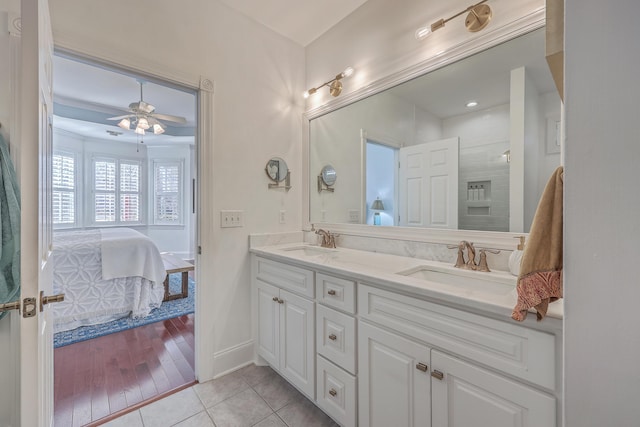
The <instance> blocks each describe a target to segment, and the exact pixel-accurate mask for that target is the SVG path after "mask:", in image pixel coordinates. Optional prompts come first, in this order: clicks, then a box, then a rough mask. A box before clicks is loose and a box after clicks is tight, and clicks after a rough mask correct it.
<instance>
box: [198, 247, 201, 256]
mask: <svg viewBox="0 0 640 427" xmlns="http://www.w3.org/2000/svg"><path fill="white" fill-rule="evenodd" d="M198 255H202V246H198Z"/></svg>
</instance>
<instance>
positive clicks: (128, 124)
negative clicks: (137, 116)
mask: <svg viewBox="0 0 640 427" xmlns="http://www.w3.org/2000/svg"><path fill="white" fill-rule="evenodd" d="M118 126H120V127H121V128H122V129H127V130H129V129H130V128H131V120H129V119H122V120H120V123H118Z"/></svg>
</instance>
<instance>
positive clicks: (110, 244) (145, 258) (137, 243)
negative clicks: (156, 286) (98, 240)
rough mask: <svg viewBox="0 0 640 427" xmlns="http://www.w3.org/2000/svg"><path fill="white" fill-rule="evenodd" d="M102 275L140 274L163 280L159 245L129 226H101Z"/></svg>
mask: <svg viewBox="0 0 640 427" xmlns="http://www.w3.org/2000/svg"><path fill="white" fill-rule="evenodd" d="M100 233H101V235H102V278H103V279H105V280H108V279H118V278H121V277H130V276H140V277H144V278H145V279H147V280H151V281H152V282H156V283H162V282H164V278H165V277H166V275H167V272H166V270H165V269H164V264H163V263H162V258H161V256H160V252H158V248H157V247H156V245H154V244H153V242H152V241H151V239H149V238H148V237H147V236H145V235H144V234H142V233H139V232H137V231H136V230H133V229H131V228H102V229H100Z"/></svg>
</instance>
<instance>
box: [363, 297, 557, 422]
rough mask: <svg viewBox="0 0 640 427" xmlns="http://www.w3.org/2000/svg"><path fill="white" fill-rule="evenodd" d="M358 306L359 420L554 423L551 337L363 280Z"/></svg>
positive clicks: (553, 351)
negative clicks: (387, 289) (546, 389)
mask: <svg viewBox="0 0 640 427" xmlns="http://www.w3.org/2000/svg"><path fill="white" fill-rule="evenodd" d="M358 312H359V315H360V319H361V320H360V322H359V325H358V328H359V329H358V340H359V345H358V351H359V377H358V381H359V384H360V387H359V419H360V422H361V423H360V426H362V427H367V426H371V427H374V426H384V425H392V424H391V420H394V423H393V425H396V426H433V427H447V426H451V425H455V426H460V427H466V426H492V427H507V426H509V427H511V426H513V427H516V426H523V425H526V426H531V427H554V426H556V422H557V421H556V420H557V417H556V398H555V397H554V396H553V394H552V393H553V389H554V387H555V360H556V358H555V349H554V343H555V339H554V338H555V337H554V336H553V335H551V334H547V333H544V332H540V331H535V330H531V329H528V328H524V327H521V326H518V325H512V324H508V323H505V322H500V321H497V320H493V319H489V318H485V317H483V316H478V315H475V314H472V313H467V312H463V311H460V310H456V309H453V308H449V307H445V306H440V305H438V304H433V303H430V302H427V301H424V300H420V299H417V298H413V297H409V296H404V295H399V294H396V293H394V292H388V291H385V290H382V289H378V288H375V287H371V286H366V285H362V284H361V285H359V287H358ZM370 321H372V322H376V323H378V324H379V325H380V326H376V325H371V324H369V323H368V322H370ZM389 329H391V330H389ZM405 336H407V337H405ZM434 347H437V349H434ZM447 351H450V352H452V353H451V354H449V353H447ZM465 359H467V360H465ZM474 362H476V363H474ZM481 363H482V364H484V365H487V366H490V367H492V368H493V369H487V368H485V367H483V366H481ZM496 371H498V372H496ZM510 376H517V377H519V378H521V379H523V380H527V381H529V382H533V383H536V384H539V385H542V386H543V387H544V386H546V387H548V390H549V392H545V391H541V390H539V389H538V388H536V387H533V386H531V385H529V384H526V383H525V382H524V381H523V382H521V381H518V380H516V379H513V378H510Z"/></svg>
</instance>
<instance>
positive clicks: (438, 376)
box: [431, 371, 444, 380]
mask: <svg viewBox="0 0 640 427" xmlns="http://www.w3.org/2000/svg"><path fill="white" fill-rule="evenodd" d="M431 376H432V377H433V378H436V379H439V380H442V379H443V378H444V374H443V373H442V372H440V371H433V372H431Z"/></svg>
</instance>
